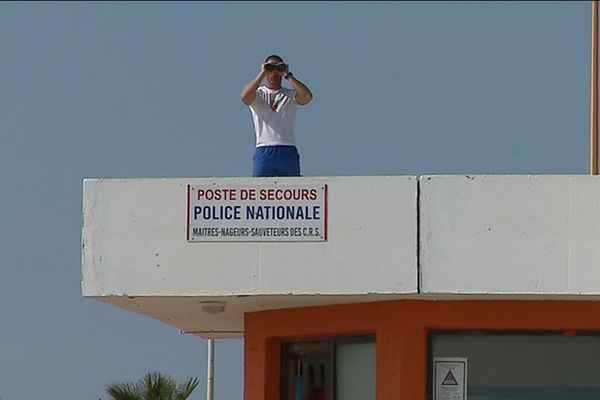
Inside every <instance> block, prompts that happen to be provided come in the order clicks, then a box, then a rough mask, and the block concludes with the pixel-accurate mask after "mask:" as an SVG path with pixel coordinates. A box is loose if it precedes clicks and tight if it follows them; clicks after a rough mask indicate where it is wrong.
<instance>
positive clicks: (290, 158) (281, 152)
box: [276, 146, 300, 176]
mask: <svg viewBox="0 0 600 400" xmlns="http://www.w3.org/2000/svg"><path fill="white" fill-rule="evenodd" d="M277 147H278V148H277V156H276V160H277V164H276V166H277V171H276V172H277V176H300V155H299V154H298V149H297V148H296V146H277Z"/></svg>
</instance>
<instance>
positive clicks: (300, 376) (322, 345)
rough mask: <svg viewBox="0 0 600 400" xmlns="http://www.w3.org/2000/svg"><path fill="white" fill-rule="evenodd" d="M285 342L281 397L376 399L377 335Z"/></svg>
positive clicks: (297, 399) (293, 399) (288, 399)
mask: <svg viewBox="0 0 600 400" xmlns="http://www.w3.org/2000/svg"><path fill="white" fill-rule="evenodd" d="M282 346H283V348H282V368H281V399H282V400H375V368H376V366H375V337H374V336H360V337H337V338H328V339H322V340H307V341H291V342H284V343H283V344H282Z"/></svg>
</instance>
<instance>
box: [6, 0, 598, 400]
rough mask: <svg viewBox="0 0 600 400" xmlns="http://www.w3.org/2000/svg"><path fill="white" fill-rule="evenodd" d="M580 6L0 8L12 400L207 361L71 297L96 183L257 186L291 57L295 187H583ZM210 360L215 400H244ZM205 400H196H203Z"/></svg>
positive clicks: (585, 76)
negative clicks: (565, 180)
mask: <svg viewBox="0 0 600 400" xmlns="http://www.w3.org/2000/svg"><path fill="white" fill-rule="evenodd" d="M590 10H591V7H590V4H589V2H548V3H546V2H531V3H528V2H489V3H485V2H460V3H452V2H431V3H430V2H406V3H404V2H373V3H366V2H309V3H300V2H293V3H277V2H243V3H242V2H226V3H225V2H224V3H218V2H212V3H195V2H182V3H171V2H168V3H167V2H135V3H134V2H132V3H110V2H107V3H103V2H94V3H85V2H81V3H43V2H40V3H38V2H36V3H24V4H22V3H6V2H2V3H0V179H1V182H2V186H1V190H0V254H1V255H2V257H1V258H0V397H1V398H2V400H39V399H45V400H59V399H60V400H64V399H67V400H71V399H73V400H75V399H77V400H83V399H92V400H97V399H99V398H105V394H104V387H105V385H106V384H108V383H110V382H114V381H120V380H128V379H138V378H140V377H141V376H142V375H143V374H144V373H145V372H146V371H148V370H151V369H160V370H161V371H163V372H166V373H169V374H172V375H174V376H176V377H178V378H184V377H187V376H199V377H201V379H202V383H203V384H204V377H205V371H206V366H205V363H206V350H205V348H206V343H205V341H203V340H201V339H198V338H196V337H190V336H186V335H181V334H180V333H179V332H178V330H177V329H175V328H172V327H170V326H167V325H164V324H162V323H160V322H157V321H154V320H151V319H149V318H146V317H143V316H139V315H136V314H131V313H128V312H126V311H123V310H120V309H117V308H114V307H111V306H108V305H105V304H102V303H98V302H95V301H93V300H89V299H85V298H83V297H82V295H81V288H80V269H81V266H80V264H81V261H80V260H81V249H80V246H81V240H80V234H81V223H82V215H81V202H82V179H83V178H85V177H106V178H111V177H212V176H249V175H250V172H251V166H252V153H253V145H254V138H253V129H252V125H251V119H250V113H249V110H248V109H247V107H245V106H244V105H243V104H242V103H241V102H240V99H239V93H240V91H241V89H242V87H243V86H244V85H245V84H246V83H247V82H248V81H249V80H250V79H251V78H253V77H254V76H255V75H256V74H257V72H258V67H259V64H260V63H261V62H262V61H263V59H264V57H265V56H267V55H268V54H271V53H278V54H280V55H282V56H283V57H284V58H285V59H286V60H287V61H288V62H289V63H290V65H291V70H292V71H293V72H294V74H295V75H296V76H297V77H298V78H300V79H301V80H303V81H304V82H305V83H306V84H307V85H309V87H310V88H311V89H312V91H313V93H314V95H315V98H314V101H313V103H311V104H310V105H309V106H308V107H306V108H304V109H301V110H300V111H299V114H298V121H297V125H296V134H297V142H298V147H299V150H300V154H301V162H302V170H303V174H304V175H309V176H315V175H403V174H431V173H434V174H459V173H468V174H546V173H552V174H585V173H587V171H588V163H589V159H588V146H589V144H588V142H589V139H588V136H589V133H588V130H589V65H590V56H589V53H590V52H589V47H590V21H591V16H590V15H591V14H590ZM242 348H243V345H242V342H241V341H240V340H228V341H218V342H217V370H216V399H217V400H232V399H241V398H242V370H243V369H242V360H243V355H242ZM204 396H205V389H204V386H201V387H200V388H199V389H198V390H197V392H196V393H195V395H194V396H193V399H202V398H204Z"/></svg>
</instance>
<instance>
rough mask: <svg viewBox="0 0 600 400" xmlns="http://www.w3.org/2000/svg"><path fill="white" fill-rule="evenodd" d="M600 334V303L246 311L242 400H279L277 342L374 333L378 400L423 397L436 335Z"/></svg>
mask: <svg viewBox="0 0 600 400" xmlns="http://www.w3.org/2000/svg"><path fill="white" fill-rule="evenodd" d="M461 330H485V331H510V332H518V331H546V332H548V331H587V332H600V302H591V301H508V300H503V301H491V300H481V301H425V300H398V301H389V302H377V303H363V304H345V305H337V306H326V307H311V308H299V309H287V310H276V311H265V312H257V313H248V314H246V318H245V339H244V340H245V350H244V355H245V361H244V365H245V371H244V375H245V377H244V398H245V400H279V369H280V365H279V363H280V343H281V340H286V339H302V338H311V337H325V336H337V335H349V334H364V333H375V334H376V341H377V355H376V356H377V378H376V379H377V399H378V400H426V399H427V390H428V371H427V361H428V354H427V351H428V349H427V335H428V332H432V331H461Z"/></svg>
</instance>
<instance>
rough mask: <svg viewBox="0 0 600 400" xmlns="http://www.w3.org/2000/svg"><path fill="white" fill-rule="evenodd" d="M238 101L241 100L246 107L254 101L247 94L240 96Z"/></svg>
mask: <svg viewBox="0 0 600 400" xmlns="http://www.w3.org/2000/svg"><path fill="white" fill-rule="evenodd" d="M240 100H242V103H244V104H245V105H247V106H249V105H250V104H252V102H253V101H254V99H253V98H252V96H248V95H247V94H244V93H242V94H240Z"/></svg>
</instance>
